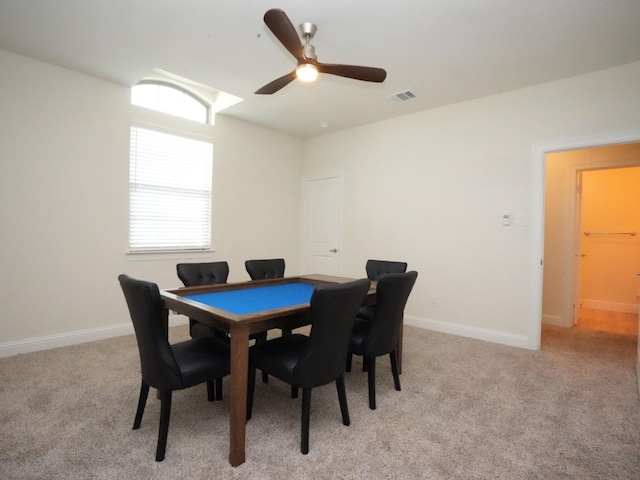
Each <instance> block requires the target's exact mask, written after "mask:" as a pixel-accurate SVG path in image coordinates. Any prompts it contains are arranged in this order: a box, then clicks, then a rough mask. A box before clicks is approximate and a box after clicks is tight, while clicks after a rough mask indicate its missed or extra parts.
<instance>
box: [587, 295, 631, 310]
mask: <svg viewBox="0 0 640 480" xmlns="http://www.w3.org/2000/svg"><path fill="white" fill-rule="evenodd" d="M580 306H581V307H582V308H593V309H594V310H607V311H609V312H623V313H636V312H637V311H638V304H637V303H620V302H605V301H603V300H589V299H582V298H581V299H580Z"/></svg>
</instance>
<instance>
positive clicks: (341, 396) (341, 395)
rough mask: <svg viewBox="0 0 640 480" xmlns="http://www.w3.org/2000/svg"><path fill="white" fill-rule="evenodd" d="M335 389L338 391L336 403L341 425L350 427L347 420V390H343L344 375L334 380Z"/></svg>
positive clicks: (349, 422) (349, 421)
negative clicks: (338, 405) (340, 415)
mask: <svg viewBox="0 0 640 480" xmlns="http://www.w3.org/2000/svg"><path fill="white" fill-rule="evenodd" d="M336 389H337V390H338V401H339V402H340V413H342V423H343V425H347V426H348V425H351V419H350V418H349V407H348V405H347V390H346V389H345V388H344V375H340V376H339V377H338V378H336Z"/></svg>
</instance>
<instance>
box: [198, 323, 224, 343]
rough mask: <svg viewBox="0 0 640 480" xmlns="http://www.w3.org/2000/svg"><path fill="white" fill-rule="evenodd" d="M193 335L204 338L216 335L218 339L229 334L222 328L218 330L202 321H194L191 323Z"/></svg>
mask: <svg viewBox="0 0 640 480" xmlns="http://www.w3.org/2000/svg"><path fill="white" fill-rule="evenodd" d="M191 337H192V338H204V337H214V338H218V339H224V338H226V337H227V334H226V333H225V332H223V331H222V330H218V329H217V328H214V327H211V326H209V325H206V324H204V323H202V322H196V321H194V322H193V325H191Z"/></svg>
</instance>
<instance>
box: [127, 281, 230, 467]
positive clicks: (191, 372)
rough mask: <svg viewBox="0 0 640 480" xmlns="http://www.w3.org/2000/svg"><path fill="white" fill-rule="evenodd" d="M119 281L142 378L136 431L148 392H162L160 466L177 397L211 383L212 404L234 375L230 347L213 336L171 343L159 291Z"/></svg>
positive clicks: (152, 286) (145, 284) (141, 283)
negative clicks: (221, 382) (219, 386)
mask: <svg viewBox="0 0 640 480" xmlns="http://www.w3.org/2000/svg"><path fill="white" fill-rule="evenodd" d="M118 280H119V282H120V286H121V287H122V291H123V293H124V297H125V299H126V302H127V306H128V307H129V313H130V315H131V320H132V322H133V327H134V330H135V334H136V340H137V342H138V351H139V354H140V369H141V373H142V383H141V386H140V397H139V399H138V408H137V410H136V416H135V420H134V422H133V429H134V430H137V429H139V428H140V424H141V422H142V415H143V414H144V408H145V405H146V403H147V397H148V395H149V387H153V388H156V389H158V392H159V396H160V426H159V428H158V444H157V447H156V461H157V462H160V461H162V460H164V457H165V451H166V448H167V436H168V433H169V417H170V414H171V394H172V392H173V391H174V390H182V389H184V388H189V387H193V386H195V385H199V384H201V383H206V384H207V393H208V400H209V401H212V400H213V399H214V397H213V394H212V392H213V384H214V381H216V380H217V379H221V378H222V377H224V376H226V375H228V374H229V368H230V367H229V346H228V345H227V344H226V343H225V342H221V341H219V340H217V339H215V338H213V337H203V338H194V339H191V340H186V341H184V342H179V343H175V344H173V345H171V344H169V339H168V333H167V331H166V330H165V327H164V322H163V317H164V315H163V306H162V301H161V299H160V292H159V290H158V286H157V285H156V284H155V283H151V282H146V281H143V280H136V279H134V278H131V277H129V276H128V275H124V274H123V275H120V276H119V277H118Z"/></svg>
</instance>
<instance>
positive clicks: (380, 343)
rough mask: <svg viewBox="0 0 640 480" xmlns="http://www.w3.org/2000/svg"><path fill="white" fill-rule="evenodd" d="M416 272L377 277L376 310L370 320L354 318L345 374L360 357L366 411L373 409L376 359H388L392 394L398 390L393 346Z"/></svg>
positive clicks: (398, 376)
mask: <svg viewBox="0 0 640 480" xmlns="http://www.w3.org/2000/svg"><path fill="white" fill-rule="evenodd" d="M417 277H418V272H407V273H387V274H383V275H380V277H378V284H377V287H376V309H375V312H374V315H373V317H372V318H371V319H369V320H365V319H363V318H357V319H356V320H355V322H354V325H353V331H352V333H351V339H350V341H349V353H348V356H347V367H346V370H347V372H350V371H351V360H352V357H353V355H360V356H362V357H363V363H364V365H365V367H366V368H365V370H367V374H368V383H369V408H370V409H372V410H375V408H376V358H377V357H379V356H381V355H387V354H388V355H389V358H390V360H391V373H392V374H393V381H394V385H395V388H396V390H400V375H399V373H398V357H397V352H396V345H397V344H398V338H399V336H400V332H401V329H402V318H403V315H404V307H405V305H406V304H407V300H408V298H409V294H410V293H411V290H412V289H413V285H414V284H415V283H416V278H417Z"/></svg>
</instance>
